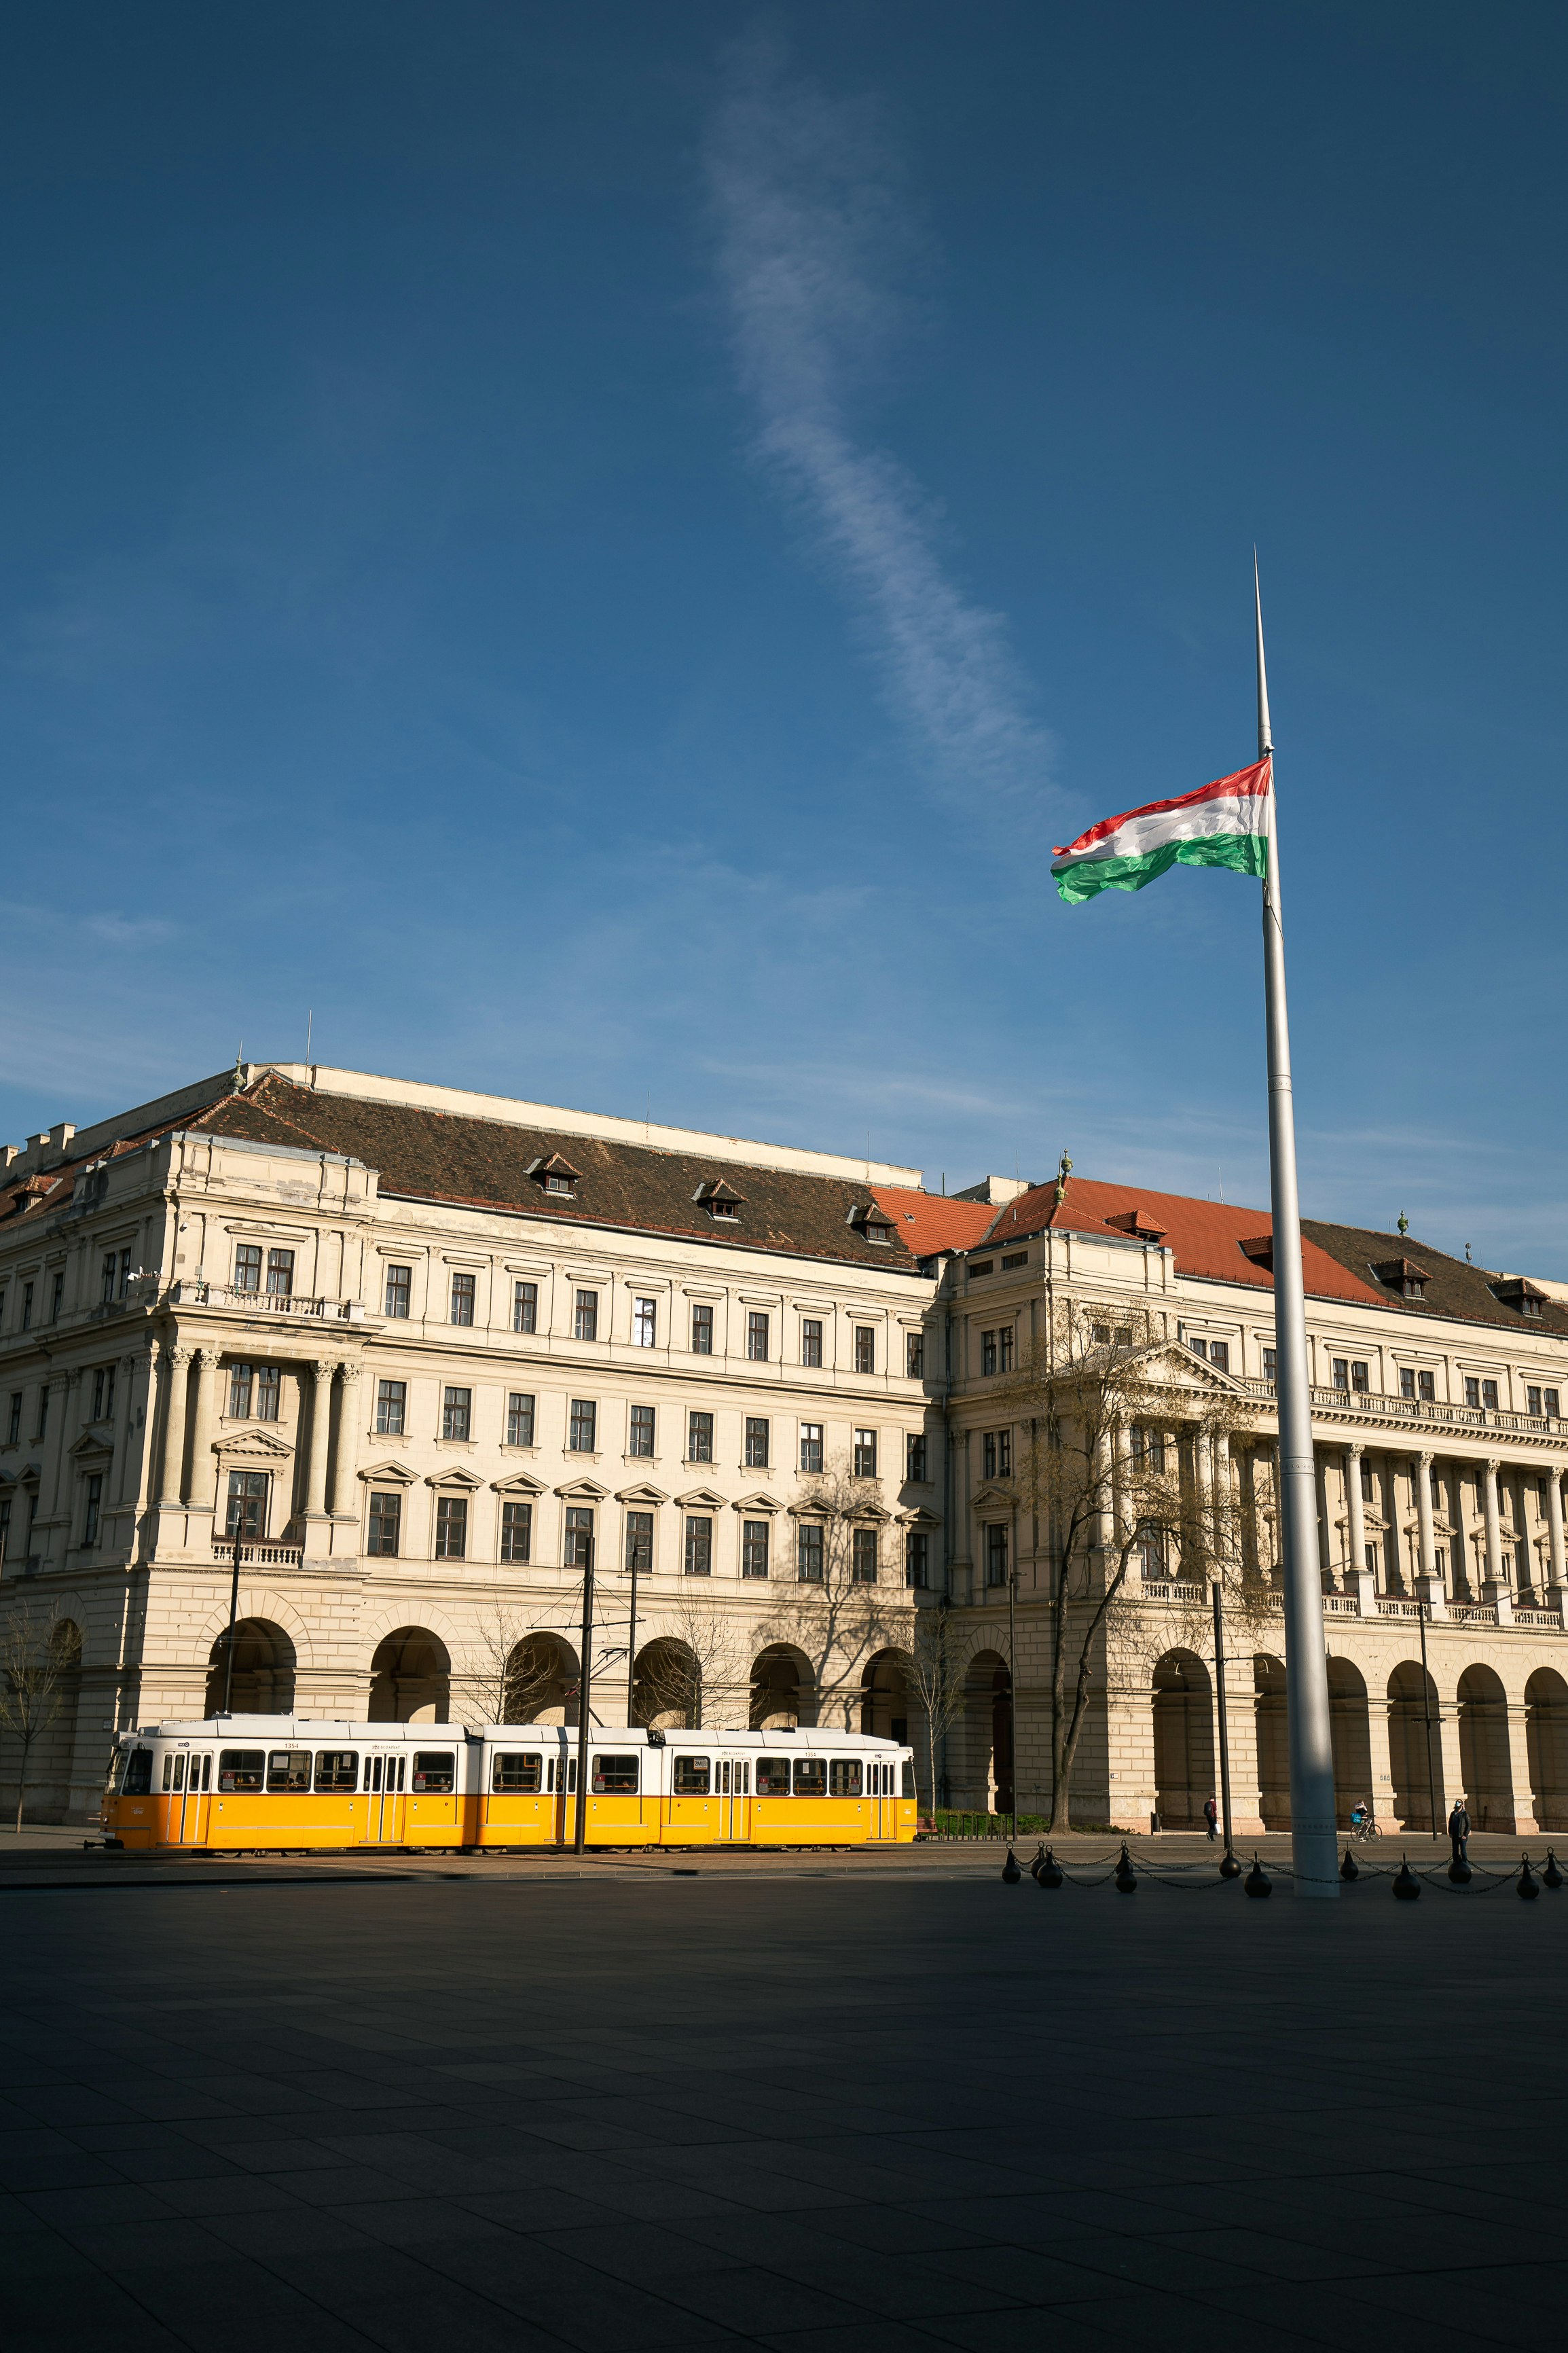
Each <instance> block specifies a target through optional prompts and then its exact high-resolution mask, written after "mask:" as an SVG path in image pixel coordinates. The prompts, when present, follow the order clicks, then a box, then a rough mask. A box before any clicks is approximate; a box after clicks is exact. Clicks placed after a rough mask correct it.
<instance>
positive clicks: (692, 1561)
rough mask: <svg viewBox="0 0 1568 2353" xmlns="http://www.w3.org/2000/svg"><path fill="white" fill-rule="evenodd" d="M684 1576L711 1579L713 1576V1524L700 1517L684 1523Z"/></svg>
mask: <svg viewBox="0 0 1568 2353" xmlns="http://www.w3.org/2000/svg"><path fill="white" fill-rule="evenodd" d="M686 1574H687V1576H688V1577H711V1576H712V1574H713V1523H712V1521H711V1520H710V1519H703V1518H700V1517H698V1518H692V1519H689V1520H688V1521H687V1523H686Z"/></svg>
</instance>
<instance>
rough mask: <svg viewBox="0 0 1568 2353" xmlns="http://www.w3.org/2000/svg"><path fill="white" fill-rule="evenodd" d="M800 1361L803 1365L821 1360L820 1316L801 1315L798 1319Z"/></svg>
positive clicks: (814, 1363) (818, 1362) (815, 1363)
mask: <svg viewBox="0 0 1568 2353" xmlns="http://www.w3.org/2000/svg"><path fill="white" fill-rule="evenodd" d="M800 1361H801V1363H802V1364H803V1365H820V1364H821V1362H822V1318H821V1317H820V1315H803V1316H802V1317H801V1319H800Z"/></svg>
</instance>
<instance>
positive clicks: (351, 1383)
mask: <svg viewBox="0 0 1568 2353" xmlns="http://www.w3.org/2000/svg"><path fill="white" fill-rule="evenodd" d="M359 1383H360V1367H359V1366H358V1365H344V1366H342V1370H341V1371H340V1373H339V1375H338V1442H337V1444H336V1446H335V1447H334V1448H333V1449H332V1482H331V1490H330V1492H329V1493H328V1497H327V1509H328V1511H329V1512H330V1513H331V1515H332V1517H333V1519H334V1520H337V1519H342V1518H343V1517H344V1515H345V1514H346V1515H347V1516H348V1517H349V1518H351V1519H354V1520H357V1519H358V1517H359V1513H358V1511H357V1509H356V1508H355V1505H354V1500H353V1475H354V1465H355V1462H356V1461H357V1459H358V1455H359Z"/></svg>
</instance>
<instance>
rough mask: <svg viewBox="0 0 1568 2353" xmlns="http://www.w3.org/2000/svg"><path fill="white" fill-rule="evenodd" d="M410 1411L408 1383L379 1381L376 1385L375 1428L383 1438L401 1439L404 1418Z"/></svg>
mask: <svg viewBox="0 0 1568 2353" xmlns="http://www.w3.org/2000/svg"><path fill="white" fill-rule="evenodd" d="M407 1409H408V1384H407V1382H406V1381H377V1383H376V1385H375V1427H376V1434H377V1436H378V1437H381V1438H401V1437H402V1435H403V1429H404V1416H405V1413H406V1412H407Z"/></svg>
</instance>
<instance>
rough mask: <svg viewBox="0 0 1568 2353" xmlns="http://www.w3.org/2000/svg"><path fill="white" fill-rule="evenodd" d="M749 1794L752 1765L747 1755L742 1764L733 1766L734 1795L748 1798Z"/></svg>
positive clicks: (750, 1791)
mask: <svg viewBox="0 0 1568 2353" xmlns="http://www.w3.org/2000/svg"><path fill="white" fill-rule="evenodd" d="M751 1794H752V1765H751V1759H750V1758H749V1757H748V1758H747V1760H746V1762H745V1763H744V1764H743V1765H737V1766H736V1767H735V1795H736V1796H737V1797H738V1798H749V1797H750V1796H751Z"/></svg>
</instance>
